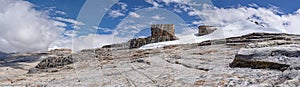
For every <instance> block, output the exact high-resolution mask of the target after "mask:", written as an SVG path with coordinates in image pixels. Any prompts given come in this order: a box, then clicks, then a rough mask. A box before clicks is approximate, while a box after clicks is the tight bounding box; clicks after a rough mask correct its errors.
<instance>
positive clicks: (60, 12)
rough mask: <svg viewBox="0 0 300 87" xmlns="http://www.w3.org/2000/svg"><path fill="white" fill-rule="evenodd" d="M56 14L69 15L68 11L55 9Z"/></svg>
mask: <svg viewBox="0 0 300 87" xmlns="http://www.w3.org/2000/svg"><path fill="white" fill-rule="evenodd" d="M55 13H56V14H60V15H67V13H66V12H63V11H55Z"/></svg>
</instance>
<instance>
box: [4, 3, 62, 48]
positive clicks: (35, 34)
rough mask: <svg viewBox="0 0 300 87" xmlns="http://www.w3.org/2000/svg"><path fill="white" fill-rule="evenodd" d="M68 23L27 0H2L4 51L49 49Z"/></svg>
mask: <svg viewBox="0 0 300 87" xmlns="http://www.w3.org/2000/svg"><path fill="white" fill-rule="evenodd" d="M63 26H66V25H65V24H63V23H61V22H58V21H54V20H51V19H49V16H48V15H47V14H46V12H41V11H37V10H35V9H34V8H33V5H32V4H31V3H29V2H27V1H23V0H0V51H5V52H27V51H40V50H47V48H48V46H49V44H50V43H52V42H53V41H54V40H56V39H57V38H58V37H59V36H60V34H61V33H62V32H63V31H64V28H62V27H63Z"/></svg>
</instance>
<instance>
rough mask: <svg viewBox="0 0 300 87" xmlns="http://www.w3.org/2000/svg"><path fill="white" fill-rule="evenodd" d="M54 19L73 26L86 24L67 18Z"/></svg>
mask: <svg viewBox="0 0 300 87" xmlns="http://www.w3.org/2000/svg"><path fill="white" fill-rule="evenodd" d="M54 19H55V20H58V21H63V22H68V23H72V24H75V25H85V24H84V23H82V22H80V21H76V20H74V19H67V18H62V17H55V18H54Z"/></svg>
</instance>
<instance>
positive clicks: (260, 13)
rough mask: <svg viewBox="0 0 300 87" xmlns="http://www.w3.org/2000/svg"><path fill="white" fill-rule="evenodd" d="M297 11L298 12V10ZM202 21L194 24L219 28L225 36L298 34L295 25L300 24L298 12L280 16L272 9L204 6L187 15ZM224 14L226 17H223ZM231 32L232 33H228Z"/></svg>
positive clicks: (298, 31)
mask: <svg viewBox="0 0 300 87" xmlns="http://www.w3.org/2000/svg"><path fill="white" fill-rule="evenodd" d="M298 11H299V10H298ZM188 14H189V15H190V16H196V17H199V18H201V19H202V20H199V21H194V22H193V23H194V24H206V25H213V26H218V27H221V28H222V29H223V30H224V31H228V32H227V34H237V35H239V34H238V33H242V32H244V34H245V33H251V32H283V33H300V30H299V29H297V27H299V26H298V25H297V24H299V23H300V21H299V20H298V19H300V14H299V12H295V13H294V14H285V15H279V14H281V13H280V12H278V10H276V9H275V8H274V7H272V8H263V7H238V8H228V9H225V8H217V7H213V6H205V9H203V10H194V11H191V12H189V13H188ZM224 14H226V15H224ZM229 32H233V33H229Z"/></svg>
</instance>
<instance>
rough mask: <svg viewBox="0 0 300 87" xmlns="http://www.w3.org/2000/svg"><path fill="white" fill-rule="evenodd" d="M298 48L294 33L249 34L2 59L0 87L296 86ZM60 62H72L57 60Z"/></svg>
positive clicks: (298, 39) (299, 70) (299, 73)
mask: <svg viewBox="0 0 300 87" xmlns="http://www.w3.org/2000/svg"><path fill="white" fill-rule="evenodd" d="M143 40H144V39H140V40H138V42H143ZM146 41H147V40H146ZM140 44H143V43H140ZM299 44H300V35H293V34H284V33H251V34H248V35H243V36H238V37H231V38H226V39H219V40H209V41H204V42H201V43H194V44H178V45H170V46H165V47H161V48H155V49H145V50H141V49H126V50H122V49H110V48H97V49H86V50H82V51H80V52H77V53H73V54H72V57H68V55H66V56H64V57H59V56H54V57H55V58H52V57H53V56H52V57H51V56H46V58H41V62H40V63H37V64H27V65H26V66H24V65H23V66H22V67H16V66H18V65H20V64H26V63H23V62H17V63H15V64H16V65H11V66H15V68H11V67H5V66H8V64H6V63H5V62H11V60H10V59H8V61H4V62H0V66H2V67H0V70H1V73H0V85H5V86H6V85H13V86H14V85H18V86H19V85H21V86H23V85H25V86H36V85H47V86H58V87H60V86H74V87H78V86H97V87H99V86H100V87H105V86H113V87H114V86H124V87H131V86H134V87H140V86H142V87H143V86H147V87H158V86H163V87H211V86H220V87H277V86H278V87H298V86H300V64H299V53H300V52H299V51H300V45H299ZM117 46H120V47H121V46H122V45H117ZM107 47H109V46H107ZM65 58H66V60H68V59H69V58H72V59H76V61H74V62H72V63H73V64H69V63H71V62H68V61H66V62H65V63H63V62H58V61H60V60H61V59H62V60H64V59H65ZM11 59H15V58H11ZM18 59H19V58H18ZM72 59H71V60H72ZM18 61H21V60H18ZM46 61H48V62H46ZM55 64H56V65H55ZM37 65H38V66H37ZM32 67H34V68H32ZM29 68H32V69H30V70H29V72H30V73H34V74H26V73H27V70H28V69H29ZM24 71H26V72H24ZM3 73H10V74H3Z"/></svg>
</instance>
